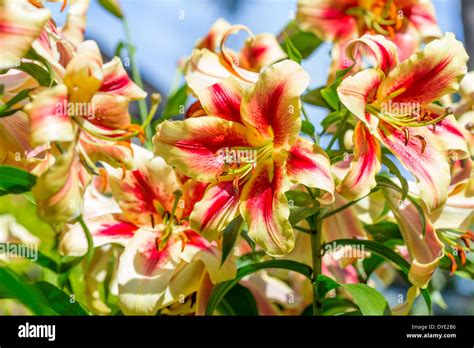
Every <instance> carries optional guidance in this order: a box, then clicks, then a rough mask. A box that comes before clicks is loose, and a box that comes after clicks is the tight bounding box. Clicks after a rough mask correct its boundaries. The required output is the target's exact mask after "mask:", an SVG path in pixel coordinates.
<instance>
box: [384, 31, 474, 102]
mask: <svg viewBox="0 0 474 348" xmlns="http://www.w3.org/2000/svg"><path fill="white" fill-rule="evenodd" d="M468 59H469V56H468V55H467V53H466V50H465V49H464V46H463V44H462V43H461V42H460V41H457V40H456V39H455V37H454V35H453V34H451V33H448V34H446V35H445V36H444V37H443V38H442V39H439V40H435V41H432V42H430V43H429V44H428V45H426V47H425V48H424V50H423V51H421V52H418V53H416V54H414V55H412V56H411V57H410V58H409V59H408V60H405V61H404V62H402V63H401V64H399V65H398V66H397V67H396V68H395V69H393V70H392V71H391V72H390V73H389V74H388V76H387V78H386V79H384V80H383V82H382V83H381V84H380V87H379V89H378V92H377V100H379V101H382V102H383V101H385V100H387V99H388V98H390V99H391V100H392V101H393V102H395V103H407V104H408V103H416V104H418V105H424V104H429V103H431V102H433V101H435V100H437V99H438V98H440V97H442V96H444V95H446V94H449V93H454V92H456V91H457V90H458V89H459V82H460V81H461V80H462V78H463V77H464V75H465V74H466V72H467V66H466V62H467V60H468ZM426 86H430V87H429V88H426ZM391 96H394V97H391Z"/></svg>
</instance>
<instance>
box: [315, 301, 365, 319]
mask: <svg viewBox="0 0 474 348" xmlns="http://www.w3.org/2000/svg"><path fill="white" fill-rule="evenodd" d="M348 309H352V310H353V311H351V312H348ZM358 309H359V308H358V307H357V305H356V304H354V303H353V302H351V301H349V300H347V299H345V298H342V297H333V298H327V299H325V300H324V302H323V303H322V306H321V312H322V314H323V315H325V316H333V315H338V314H339V315H341V314H346V313H354V312H358ZM311 310H312V308H311ZM354 310H356V311H354ZM310 313H311V314H310V315H312V313H313V312H310ZM359 314H361V313H359Z"/></svg>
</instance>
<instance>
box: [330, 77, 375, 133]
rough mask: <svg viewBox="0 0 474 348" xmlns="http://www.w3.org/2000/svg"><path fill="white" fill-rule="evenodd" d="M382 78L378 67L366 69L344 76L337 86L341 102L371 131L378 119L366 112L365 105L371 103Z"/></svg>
mask: <svg viewBox="0 0 474 348" xmlns="http://www.w3.org/2000/svg"><path fill="white" fill-rule="evenodd" d="M383 78H384V73H383V72H382V71H381V70H379V69H367V70H362V71H361V72H359V73H357V74H355V75H354V76H350V77H348V78H346V79H345V80H344V81H342V83H341V84H340V85H339V87H338V88H337V94H338V95H339V99H340V100H341V102H342V103H343V104H344V105H345V106H346V107H347V108H348V109H349V111H350V112H352V113H353V114H354V115H355V116H356V117H358V118H359V119H360V120H361V121H362V122H364V123H365V124H366V126H367V127H368V128H369V130H370V131H371V133H373V132H374V130H375V128H376V127H377V124H378V119H377V118H376V117H373V116H371V115H369V114H368V113H366V111H365V108H366V105H367V104H369V103H371V102H372V101H373V100H374V98H375V94H376V93H377V88H378V87H379V86H380V84H381V82H382V80H383Z"/></svg>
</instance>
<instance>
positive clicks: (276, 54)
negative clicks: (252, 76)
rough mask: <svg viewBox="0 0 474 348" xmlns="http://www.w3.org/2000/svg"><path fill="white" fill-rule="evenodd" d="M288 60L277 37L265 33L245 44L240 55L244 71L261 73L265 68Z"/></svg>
mask: <svg viewBox="0 0 474 348" xmlns="http://www.w3.org/2000/svg"><path fill="white" fill-rule="evenodd" d="M285 58H287V55H286V53H285V51H283V50H282V48H281V46H280V44H279V43H278V40H277V39H276V37H275V35H273V34H269V33H263V34H259V35H255V36H254V37H253V38H250V39H248V40H247V41H246V42H245V46H244V48H243V49H242V52H241V54H240V59H241V63H240V66H241V67H242V68H243V69H247V70H251V71H255V72H260V71H261V70H262V69H263V68H266V67H267V66H269V65H271V64H273V63H275V62H277V61H279V60H282V59H285Z"/></svg>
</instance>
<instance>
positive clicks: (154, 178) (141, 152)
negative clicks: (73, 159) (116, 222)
mask: <svg viewBox="0 0 474 348" xmlns="http://www.w3.org/2000/svg"><path fill="white" fill-rule="evenodd" d="M133 152H134V164H135V165H136V169H134V170H130V171H127V172H126V174H125V177H123V171H122V170H120V169H112V168H108V170H107V171H108V172H109V174H110V187H111V189H112V195H113V196H114V198H115V199H116V200H117V202H118V204H119V206H120V208H121V209H122V211H123V214H124V217H125V218H126V219H127V221H129V222H132V223H134V224H135V225H137V226H143V227H148V228H154V225H155V224H159V223H161V221H162V216H163V215H164V214H165V213H171V212H172V210H173V203H174V201H175V195H174V192H176V191H178V190H180V188H181V185H180V183H179V181H178V178H177V177H176V174H175V172H174V170H173V168H171V167H170V166H168V165H167V164H166V163H165V161H164V160H163V159H162V158H160V157H155V158H153V154H152V153H151V152H150V151H148V150H146V149H144V148H142V147H139V146H134V147H133Z"/></svg>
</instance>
